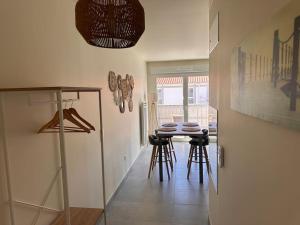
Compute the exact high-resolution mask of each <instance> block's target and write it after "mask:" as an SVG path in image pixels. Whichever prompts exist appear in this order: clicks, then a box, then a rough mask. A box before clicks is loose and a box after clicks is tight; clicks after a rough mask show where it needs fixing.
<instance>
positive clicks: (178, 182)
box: [107, 143, 208, 225]
mask: <svg viewBox="0 0 300 225" xmlns="http://www.w3.org/2000/svg"><path fill="white" fill-rule="evenodd" d="M174 144H175V146H174V147H175V150H176V154H177V163H176V164H175V166H174V172H173V174H172V175H171V179H170V181H168V180H164V182H163V183H160V182H159V178H158V168H156V170H155V171H154V173H153V174H152V177H151V179H149V180H148V179H147V174H148V168H149V160H150V154H151V150H150V148H151V146H149V147H148V149H147V151H143V152H142V153H141V155H140V156H139V157H138V159H137V160H136V162H135V163H134V165H133V167H132V168H131V170H130V171H129V173H128V177H127V178H126V179H125V181H124V182H123V184H122V185H121V187H120V188H119V190H118V191H117V193H116V194H115V196H114V197H113V200H112V201H111V203H110V205H109V208H108V215H107V221H108V224H109V225H207V224H208V176H207V171H206V169H205V170H204V175H205V176H204V184H203V185H202V186H200V184H199V174H198V165H194V166H193V168H192V172H191V176H190V180H189V181H188V180H187V179H186V175H187V167H186V163H187V157H188V151H189V145H188V144H186V143H174ZM204 168H205V167H204ZM166 177H167V175H166V174H165V178H166Z"/></svg>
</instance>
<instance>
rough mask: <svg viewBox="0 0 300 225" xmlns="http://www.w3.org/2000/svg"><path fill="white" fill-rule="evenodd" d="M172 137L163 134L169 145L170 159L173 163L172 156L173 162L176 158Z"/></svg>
mask: <svg viewBox="0 0 300 225" xmlns="http://www.w3.org/2000/svg"><path fill="white" fill-rule="evenodd" d="M172 138H173V136H172V135H170V136H165V139H166V140H168V141H169V144H168V147H169V154H170V160H171V161H172V164H173V157H174V160H175V162H177V158H176V153H175V149H174V145H173V141H172ZM172 154H173V156H172Z"/></svg>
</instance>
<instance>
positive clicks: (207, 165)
mask: <svg viewBox="0 0 300 225" xmlns="http://www.w3.org/2000/svg"><path fill="white" fill-rule="evenodd" d="M203 152H204V156H205V161H206V168H207V173H209V160H208V154H207V150H206V147H205V146H203Z"/></svg>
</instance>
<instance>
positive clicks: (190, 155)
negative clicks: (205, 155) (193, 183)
mask: <svg viewBox="0 0 300 225" xmlns="http://www.w3.org/2000/svg"><path fill="white" fill-rule="evenodd" d="M192 153H193V146H192V145H191V147H190V152H189V157H188V163H187V165H186V166H187V167H189V164H190V160H191V157H193V154H192Z"/></svg>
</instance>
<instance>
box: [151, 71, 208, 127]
mask: <svg viewBox="0 0 300 225" xmlns="http://www.w3.org/2000/svg"><path fill="white" fill-rule="evenodd" d="M156 93H157V117H158V123H159V124H163V123H169V122H197V123H199V124H200V126H201V128H202V129H208V118H209V116H208V109H209V78H208V76H207V75H182V76H157V77H156Z"/></svg>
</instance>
